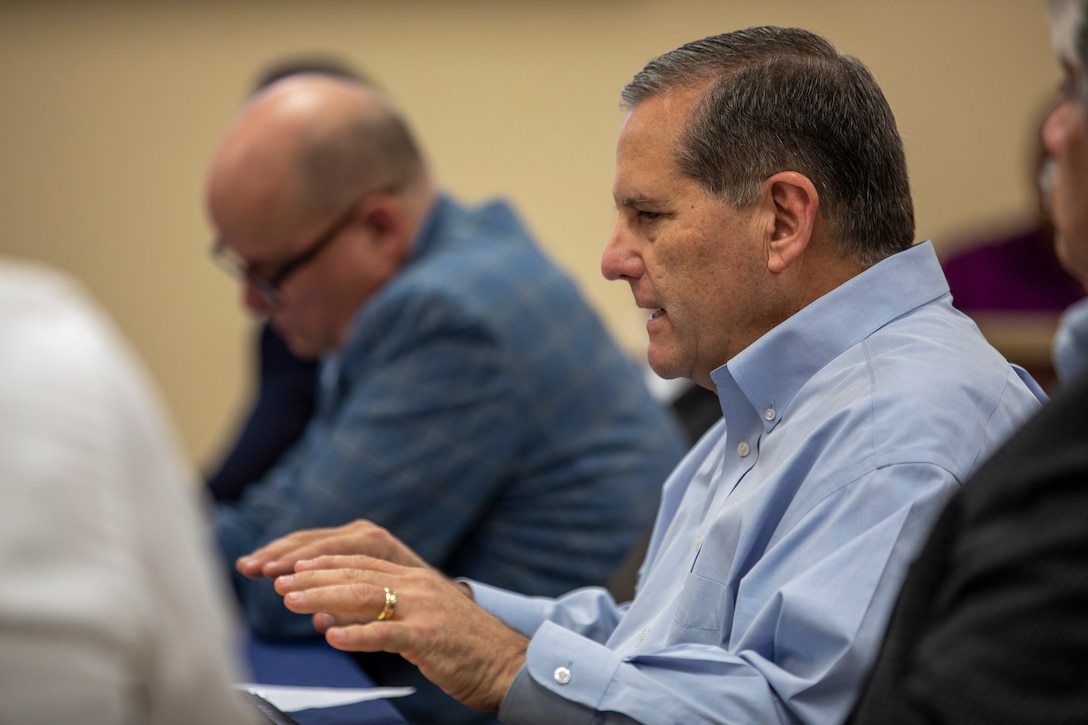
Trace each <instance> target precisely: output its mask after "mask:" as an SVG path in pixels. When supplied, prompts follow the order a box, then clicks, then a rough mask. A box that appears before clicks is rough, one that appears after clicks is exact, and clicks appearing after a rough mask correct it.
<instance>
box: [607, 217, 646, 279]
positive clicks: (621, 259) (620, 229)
mask: <svg viewBox="0 0 1088 725" xmlns="http://www.w3.org/2000/svg"><path fill="white" fill-rule="evenodd" d="M641 270H642V263H641V261H640V260H639V258H638V255H636V254H635V253H634V250H633V249H632V246H631V244H630V243H629V240H628V239H627V234H626V229H625V228H624V225H623V223H622V221H617V222H616V226H615V227H613V229H612V236H610V237H609V238H608V244H606V245H605V248H604V253H603V254H602V255H601V274H603V275H604V278H605V279H607V280H609V281H612V282H614V281H616V280H618V279H634V278H635V277H638V276H639V275H640V274H641V273H642V272H641Z"/></svg>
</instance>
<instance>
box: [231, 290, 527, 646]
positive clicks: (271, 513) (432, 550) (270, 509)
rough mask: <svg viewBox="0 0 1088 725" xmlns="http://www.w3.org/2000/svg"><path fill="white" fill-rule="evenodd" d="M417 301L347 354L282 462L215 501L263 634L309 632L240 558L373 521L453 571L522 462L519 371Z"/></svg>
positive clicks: (449, 317) (239, 582) (243, 594)
mask: <svg viewBox="0 0 1088 725" xmlns="http://www.w3.org/2000/svg"><path fill="white" fill-rule="evenodd" d="M413 304H415V305H416V307H411V308H406V309H404V310H403V311H402V313H401V316H400V318H398V319H396V320H393V321H391V322H392V323H395V325H396V326H395V327H394V328H391V329H394V330H395V333H390V334H389V335H386V336H384V338H383V339H381V340H377V341H374V342H373V345H374V348H373V349H371V350H367V351H365V353H364V354H365V358H366V359H365V361H364V362H363V363H360V362H359V360H358V359H357V358H356V357H354V356H356V355H359V354H360V353H359V351H358V350H348V351H347V353H346V354H345V356H344V359H343V364H342V369H341V373H340V374H341V376H343V379H344V380H345V381H346V382H345V384H346V385H347V393H346V394H345V395H344V397H343V398H342V399H340V400H339V401H338V403H337V404H336V406H335V407H334V408H333V409H332V410H322V411H320V412H319V419H318V420H317V421H316V423H315V424H314V425H312V426H311V429H310V430H309V431H308V432H307V434H306V437H305V438H304V440H303V441H302V442H301V444H300V446H299V447H298V448H297V449H296V450H294V451H292V452H291V454H289V457H288V458H287V460H286V461H285V462H283V463H282V464H281V465H280V466H278V467H277V468H276V469H274V470H273V471H272V472H271V473H270V474H269V476H268V477H267V478H266V479H264V480H262V481H260V482H258V483H257V484H255V485H254V486H252V487H251V490H249V491H247V493H246V495H245V496H244V497H243V499H242V500H241V501H240V502H239V503H237V504H233V505H232V504H224V505H221V506H219V507H218V509H217V514H216V530H217V536H218V540H219V546H220V550H221V552H222V555H223V557H224V559H225V564H226V566H227V567H228V569H229V570H230V571H232V576H233V577H234V578H233V581H234V585H235V589H236V591H237V592H238V594H239V597H240V599H241V602H242V605H243V607H244V609H245V613H246V619H247V621H248V622H249V624H250V626H251V627H252V628H253V629H254V631H256V632H257V633H258V634H265V635H275V636H312V635H314V631H313V628H312V626H311V621H310V617H303V616H300V615H296V614H293V613H291V612H289V611H288V610H287V609H286V608H285V607H284V606H283V601H282V598H281V597H280V596H279V595H278V594H276V592H275V590H274V589H273V587H272V582H270V581H267V580H249V579H246V578H244V577H241V576H240V575H237V574H235V573H233V562H234V560H235V559H236V558H237V557H239V556H242V555H244V554H247V553H249V552H251V551H253V550H254V549H256V548H257V547H259V546H262V545H264V544H265V543H267V542H269V541H272V540H274V539H276V538H278V537H281V536H285V535H287V534H289V533H291V532H293V531H297V530H300V529H309V528H317V527H327V526H339V525H342V524H344V523H347V522H349V521H352V520H355V519H359V518H365V519H368V520H371V521H374V522H376V523H378V524H380V525H382V526H385V527H387V528H389V529H390V530H392V531H394V532H395V533H396V535H397V537H398V538H400V539H401V540H402V541H403V542H404V543H405V544H407V545H408V546H409V547H411V548H412V549H414V550H415V551H416V552H417V553H418V554H419V555H420V556H422V557H423V558H424V559H425V560H427V561H428V562H429V563H431V564H433V565H435V566H437V567H439V568H442V569H449V568H453V569H456V562H451V561H450V560H448V559H447V557H449V556H450V552H451V551H454V550H455V548H456V546H455V544H457V543H458V542H459V541H460V540H461V539H462V537H464V536H465V535H466V532H467V531H468V530H469V529H470V527H472V526H473V525H474V524H475V523H476V522H477V519H478V517H479V513H480V511H482V510H484V509H485V508H486V507H487V506H488V504H489V502H490V500H491V499H492V498H493V496H494V495H495V490H496V488H497V487H499V486H501V485H503V483H504V481H505V480H506V477H508V476H509V475H510V474H509V473H508V472H506V469H505V467H507V466H510V465H513V464H514V463H516V461H517V460H518V456H517V455H516V451H517V446H518V436H519V434H520V431H521V430H523V428H524V426H519V424H518V422H517V421H516V420H514V418H515V416H516V415H517V414H518V407H519V406H518V405H517V404H516V402H515V401H514V399H515V398H516V396H517V395H518V391H517V389H516V388H517V385H518V380H517V377H516V375H515V374H514V372H513V371H511V370H510V369H509V364H508V362H507V358H506V356H505V355H504V354H503V351H502V349H501V348H500V346H499V345H498V343H497V342H496V340H495V338H494V336H493V335H492V334H491V333H490V331H489V330H488V329H487V328H486V325H484V324H482V323H474V322H473V321H472V320H471V317H470V316H467V315H459V314H458V312H457V310H455V309H450V308H445V309H443V308H441V305H440V304H439V303H438V302H435V303H434V304H430V305H427V304H424V303H423V302H415V303H413ZM367 342H368V343H369V341H367ZM322 405H324V401H323V403H322ZM451 573H458V572H456V571H454V572H451Z"/></svg>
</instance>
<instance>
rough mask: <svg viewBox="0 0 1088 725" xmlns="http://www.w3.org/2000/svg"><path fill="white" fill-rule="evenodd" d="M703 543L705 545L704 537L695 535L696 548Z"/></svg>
mask: <svg viewBox="0 0 1088 725" xmlns="http://www.w3.org/2000/svg"><path fill="white" fill-rule="evenodd" d="M702 545H703V537H702V536H701V535H700V536H696V537H695V548H696V549H698V548H699V547H700V546H702Z"/></svg>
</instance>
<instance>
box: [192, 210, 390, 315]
mask: <svg viewBox="0 0 1088 725" xmlns="http://www.w3.org/2000/svg"><path fill="white" fill-rule="evenodd" d="M366 196H368V195H364V196H362V197H359V198H358V199H356V200H355V201H354V202H352V204H351V206H349V207H348V208H347V209H345V210H344V212H343V213H341V214H340V216H338V217H336V220H335V221H333V223H332V224H331V225H330V226H329V228H328V229H326V230H325V231H324V233H322V234H321V236H319V237H318V238H317V239H316V240H315V241H314V242H313V243H312V244H310V246H308V247H306V249H304V250H302V251H301V252H299V253H298V254H297V255H295V256H294V257H292V258H291V259H289V260H287V261H286V262H284V263H283V264H281V265H280V267H279V269H277V270H276V271H275V272H273V273H272V274H258V273H257V272H255V271H253V269H252V267H251V265H250V263H249V262H247V261H246V260H244V259H242V258H241V257H240V256H238V255H237V254H236V253H235V252H234V251H233V250H232V249H231V248H230V247H228V246H226V245H225V244H223V240H222V239H217V240H215V243H214V244H213V245H212V259H214V260H215V263H216V264H217V265H219V266H220V267H221V268H222V269H223V270H224V271H225V272H226V273H227V274H229V275H230V276H232V277H234V278H235V279H237V280H238V281H239V282H241V283H242V284H247V285H249V286H250V287H252V288H253V289H254V290H255V291H256V292H257V294H259V295H260V296H261V300H262V301H263V302H264V303H265V304H266V305H268V306H269V307H279V305H280V302H281V301H282V300H281V297H280V288H281V287H283V285H284V283H286V282H287V280H288V279H289V278H290V277H291V275H293V274H294V273H295V272H297V271H299V270H300V269H302V268H303V267H304V266H306V265H307V264H309V263H310V262H312V261H313V260H314V259H315V258H316V257H317V255H319V254H321V251H322V250H323V249H325V247H327V246H329V245H330V244H331V243H332V241H333V240H334V239H336V238H337V237H338V236H340V232H342V231H344V228H345V227H347V225H348V223H349V222H351V218H352V216H354V214H355V208H356V207H357V206H359V202H361V201H362V200H363V199H364V198H366Z"/></svg>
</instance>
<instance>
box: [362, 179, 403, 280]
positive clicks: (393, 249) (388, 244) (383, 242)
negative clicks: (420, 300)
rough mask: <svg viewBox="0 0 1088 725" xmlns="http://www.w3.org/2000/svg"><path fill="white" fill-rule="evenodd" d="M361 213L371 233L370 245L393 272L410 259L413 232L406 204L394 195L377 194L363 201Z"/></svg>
mask: <svg viewBox="0 0 1088 725" xmlns="http://www.w3.org/2000/svg"><path fill="white" fill-rule="evenodd" d="M358 213H359V214H360V215H361V216H362V219H363V224H364V225H365V226H366V229H367V231H368V232H369V235H368V237H369V244H370V245H371V246H372V249H373V250H374V251H375V252H377V253H378V254H379V255H380V256H381V257H382V258H383V259H385V260H386V261H387V262H389V263H390V264H391V265H392V266H393V268H399V267H400V266H401V265H402V264H403V263H404V260H406V259H407V258H408V255H409V252H410V251H411V246H412V229H411V225H410V224H409V222H408V216H407V210H406V209H405V208H404V205H403V203H401V200H400V199H398V198H397V197H395V196H393V195H392V194H376V195H374V196H372V197H370V198H369V199H365V200H364V201H363V204H362V207H361V208H360V209H359V211H358Z"/></svg>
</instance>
